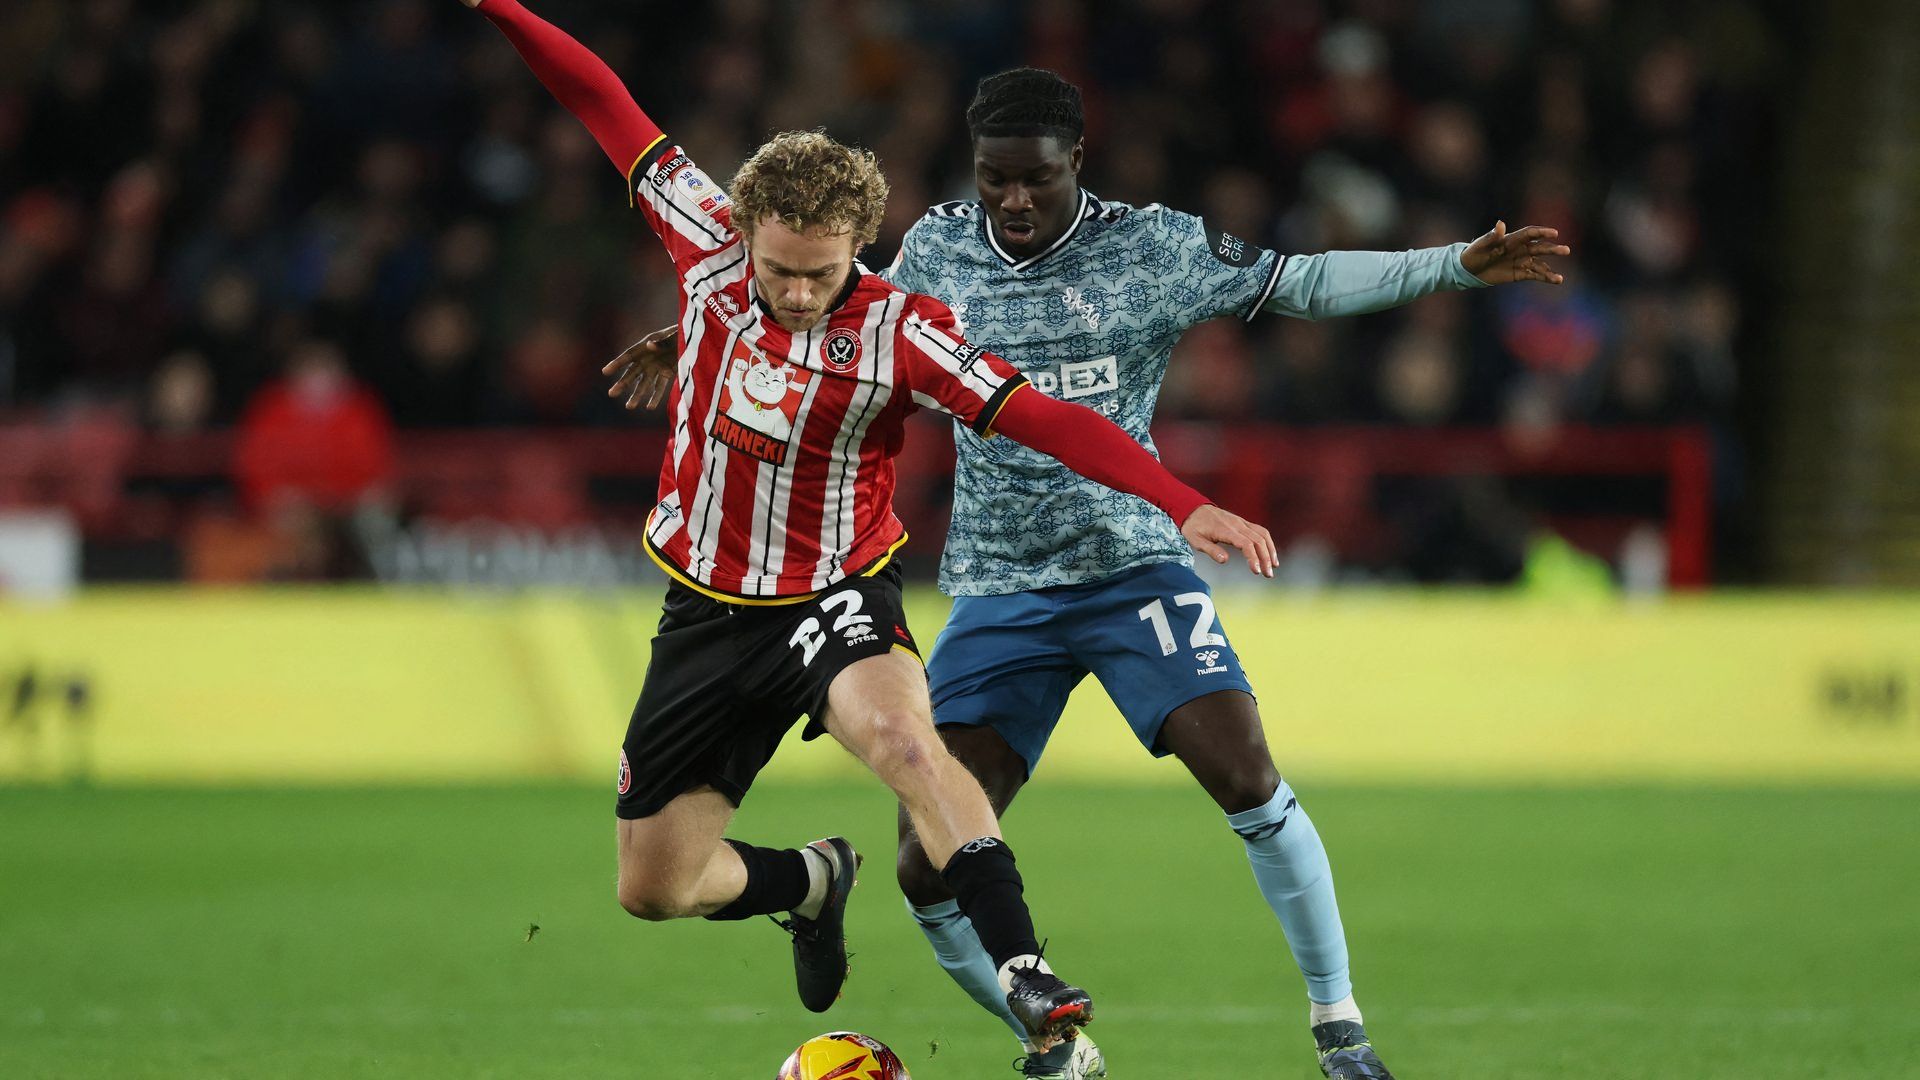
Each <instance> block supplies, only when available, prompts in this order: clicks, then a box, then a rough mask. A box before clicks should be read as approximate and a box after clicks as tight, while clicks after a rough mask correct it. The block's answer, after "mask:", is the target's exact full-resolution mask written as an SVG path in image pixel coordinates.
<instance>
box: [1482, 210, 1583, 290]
mask: <svg viewBox="0 0 1920 1080" xmlns="http://www.w3.org/2000/svg"><path fill="white" fill-rule="evenodd" d="M1559 236H1560V230H1559V229H1549V228H1547V227H1546V226H1544V225H1529V226H1527V227H1526V228H1524V229H1517V230H1515V231H1513V232H1508V231H1507V223H1506V222H1504V221H1496V222H1494V223H1493V229H1492V230H1491V231H1490V232H1488V233H1487V235H1485V236H1482V237H1481V238H1480V239H1478V240H1475V241H1474V242H1473V243H1471V244H1468V245H1467V250H1465V251H1463V252H1461V253H1460V265H1462V266H1464V267H1466V268H1467V272H1468V273H1470V274H1472V275H1473V276H1474V277H1477V278H1479V279H1480V280H1481V281H1484V282H1486V283H1487V284H1489V285H1505V284H1508V283H1509V282H1514V281H1544V282H1546V283H1547V284H1549V285H1558V284H1560V283H1561V282H1563V281H1565V280H1567V279H1566V277H1565V276H1563V275H1561V274H1556V273H1554V270H1553V267H1552V266H1550V265H1548V264H1547V260H1546V259H1545V258H1544V256H1547V255H1571V254H1573V249H1572V248H1570V247H1568V246H1567V245H1565V244H1556V243H1554V240H1556V239H1557V238H1559Z"/></svg>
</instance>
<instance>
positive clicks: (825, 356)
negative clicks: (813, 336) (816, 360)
mask: <svg viewBox="0 0 1920 1080" xmlns="http://www.w3.org/2000/svg"><path fill="white" fill-rule="evenodd" d="M820 363H821V365H822V366H824V367H825V368H826V369H827V370H828V371H831V372H833V373H834V374H836V375H845V374H846V373H847V372H849V371H852V370H853V369H854V368H857V367H859V366H860V333H859V331H857V330H854V329H852V328H851V327H846V326H841V327H836V328H835V329H833V330H832V331H829V332H828V334H827V337H826V340H825V341H822V342H821V343H820Z"/></svg>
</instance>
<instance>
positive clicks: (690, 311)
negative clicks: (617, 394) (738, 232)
mask: <svg viewBox="0 0 1920 1080" xmlns="http://www.w3.org/2000/svg"><path fill="white" fill-rule="evenodd" d="M748 269H749V266H748V264H747V247H746V245H745V244H741V245H739V246H737V247H733V248H728V249H727V250H725V251H718V252H715V253H714V254H712V255H710V256H708V257H707V258H705V259H702V260H701V261H699V262H697V263H695V264H694V265H693V266H692V267H691V268H690V269H689V270H688V271H687V277H686V292H685V295H686V298H687V302H686V310H685V311H683V312H681V314H680V356H679V367H678V370H677V371H676V372H675V380H676V381H677V382H679V384H680V386H681V388H682V391H683V392H682V393H681V395H680V397H679V399H678V400H676V401H675V402H674V425H673V464H672V466H671V467H672V469H673V475H674V476H676V477H677V476H679V475H680V464H681V462H682V461H684V460H685V459H686V456H687V450H688V448H689V447H690V446H691V445H692V444H691V443H690V442H689V440H688V437H689V435H690V432H689V430H688V425H687V421H688V416H687V403H688V401H689V400H690V399H691V397H692V395H691V394H689V393H686V392H685V390H686V387H687V379H688V378H689V377H690V376H691V375H692V374H693V366H694V363H695V362H696V361H698V360H699V359H700V346H701V344H702V343H703V342H704V340H705V338H706V333H707V323H706V319H705V318H704V317H702V314H701V312H702V309H703V307H704V306H705V304H706V300H707V297H709V296H711V295H713V294H714V293H716V292H719V291H720V290H721V289H724V288H726V287H727V286H729V285H731V284H733V283H734V282H736V281H739V280H740V279H741V278H743V277H745V276H747V271H748ZM746 324H747V321H746V320H744V319H743V318H742V317H741V316H737V315H736V316H735V317H734V318H732V319H730V320H728V325H729V326H731V327H733V328H734V330H735V331H736V332H738V330H740V329H741V328H743V327H744V326H745V325H746ZM728 344H729V347H731V344H732V343H731V342H729V343H728Z"/></svg>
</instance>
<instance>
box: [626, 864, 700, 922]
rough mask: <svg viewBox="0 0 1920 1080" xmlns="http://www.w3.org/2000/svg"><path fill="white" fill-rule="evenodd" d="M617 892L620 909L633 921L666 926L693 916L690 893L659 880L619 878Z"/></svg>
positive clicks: (690, 891)
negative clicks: (672, 920)
mask: <svg viewBox="0 0 1920 1080" xmlns="http://www.w3.org/2000/svg"><path fill="white" fill-rule="evenodd" d="M616 891H617V893H618V895H619V898H620V906H621V907H622V908H625V909H626V912H627V914H629V915H631V916H633V917H634V918H636V919H645V920H646V921H648V922H666V921H668V920H670V919H684V918H686V917H687V916H688V915H690V914H692V912H693V893H692V890H691V889H688V888H683V887H681V886H680V885H679V884H678V883H677V882H672V881H668V880H666V879H664V878H661V877H657V876H653V877H649V876H647V875H643V874H632V875H628V874H622V875H621V876H620V883H619V886H618V887H617V890H616Z"/></svg>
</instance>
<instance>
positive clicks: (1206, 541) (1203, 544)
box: [1193, 536, 1227, 563]
mask: <svg viewBox="0 0 1920 1080" xmlns="http://www.w3.org/2000/svg"><path fill="white" fill-rule="evenodd" d="M1193 546H1194V548H1195V549H1196V550H1198V551H1199V552H1200V553H1201V554H1203V555H1205V556H1206V557H1207V558H1209V559H1212V560H1213V561H1214V562H1217V563H1223V562H1226V561H1227V549H1226V548H1223V547H1221V546H1220V545H1219V544H1216V543H1214V542H1213V540H1212V539H1211V538H1210V537H1205V536H1198V537H1195V538H1194V540H1193Z"/></svg>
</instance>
